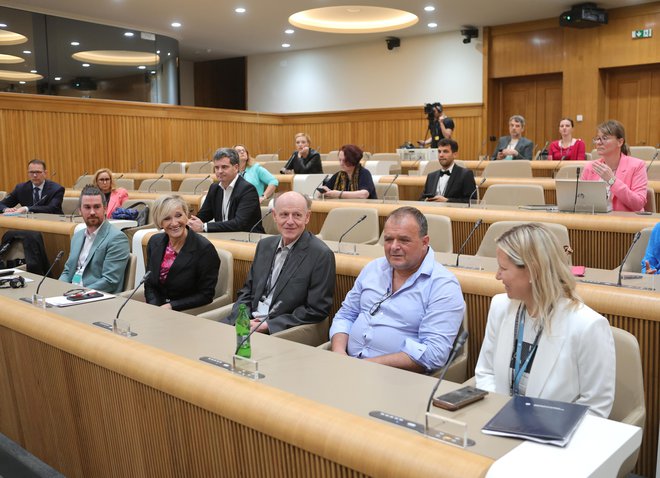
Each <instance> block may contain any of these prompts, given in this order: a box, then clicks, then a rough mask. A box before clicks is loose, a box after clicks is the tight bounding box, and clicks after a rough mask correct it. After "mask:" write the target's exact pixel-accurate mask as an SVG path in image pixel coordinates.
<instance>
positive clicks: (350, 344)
mask: <svg viewBox="0 0 660 478" xmlns="http://www.w3.org/2000/svg"><path fill="white" fill-rule="evenodd" d="M384 238H385V246H384V247H385V257H384V258H379V259H376V260H374V261H372V262H370V263H369V264H367V265H366V266H365V268H364V269H363V270H362V272H361V273H360V275H359V276H358V278H357V280H356V281H355V285H354V286H353V288H352V289H351V291H350V292H349V293H348V294H347V295H346V299H345V300H344V302H343V304H342V306H341V308H340V309H339V311H337V314H336V315H335V317H334V319H333V321H332V327H331V328H330V338H331V340H332V350H333V352H337V353H342V354H347V355H350V356H352V357H358V358H363V359H365V360H370V361H372V362H377V363H381V364H385V365H389V366H392V367H397V368H402V369H406V370H412V371H415V372H431V371H433V370H435V369H438V368H440V367H442V366H443V365H444V364H445V362H446V361H447V358H448V356H449V353H450V351H451V347H452V344H453V343H454V339H455V337H456V334H457V333H458V329H459V327H460V325H461V321H462V320H463V312H464V310H465V302H464V301H463V294H462V292H461V287H460V285H459V283H458V280H457V279H456V277H454V275H453V274H452V273H450V272H449V271H448V270H447V269H445V268H444V267H443V266H442V265H441V264H440V263H438V262H436V260H435V257H434V253H433V249H431V247H430V246H429V236H428V226H427V223H426V218H425V217H424V215H423V214H422V213H421V212H420V211H419V210H418V209H415V208H413V207H402V208H399V209H397V210H395V211H393V212H392V213H391V214H390V215H389V216H388V218H387V220H386V221H385V229H384Z"/></svg>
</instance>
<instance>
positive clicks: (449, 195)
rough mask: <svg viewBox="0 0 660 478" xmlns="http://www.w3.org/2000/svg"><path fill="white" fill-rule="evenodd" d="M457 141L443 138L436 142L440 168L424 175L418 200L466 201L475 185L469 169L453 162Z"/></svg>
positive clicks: (456, 150)
mask: <svg viewBox="0 0 660 478" xmlns="http://www.w3.org/2000/svg"><path fill="white" fill-rule="evenodd" d="M457 152H458V143H457V142H456V141H454V140H453V139H447V138H443V139H441V140H440V142H439V143H438V161H439V162H440V166H441V167H442V169H440V170H439V171H434V172H432V173H431V174H429V175H428V176H426V184H424V192H423V193H422V197H421V198H420V200H426V201H437V202H468V201H469V200H470V196H471V195H472V193H473V192H474V190H475V188H476V187H477V186H476V185H475V183H474V174H473V173H472V170H471V169H467V168H461V167H460V166H458V165H457V164H454V158H455V156H456V153H457Z"/></svg>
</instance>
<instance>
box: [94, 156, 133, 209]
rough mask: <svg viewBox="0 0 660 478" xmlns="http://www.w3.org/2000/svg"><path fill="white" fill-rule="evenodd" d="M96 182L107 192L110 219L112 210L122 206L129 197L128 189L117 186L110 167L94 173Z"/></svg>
mask: <svg viewBox="0 0 660 478" xmlns="http://www.w3.org/2000/svg"><path fill="white" fill-rule="evenodd" d="M94 184H96V186H97V187H98V188H99V189H100V190H101V192H102V193H103V194H105V201H106V203H107V205H108V206H107V210H108V219H110V218H111V217H112V211H114V210H115V209H117V208H118V207H121V205H122V203H123V202H124V201H126V199H128V191H126V190H125V189H124V188H118V187H117V184H116V183H115V178H114V176H113V175H112V171H110V170H109V169H108V168H101V169H99V170H98V171H96V173H94Z"/></svg>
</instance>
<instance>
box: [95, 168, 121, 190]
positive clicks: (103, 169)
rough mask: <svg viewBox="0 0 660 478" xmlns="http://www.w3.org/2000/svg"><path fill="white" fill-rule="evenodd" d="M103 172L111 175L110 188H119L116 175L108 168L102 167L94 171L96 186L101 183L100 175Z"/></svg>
mask: <svg viewBox="0 0 660 478" xmlns="http://www.w3.org/2000/svg"><path fill="white" fill-rule="evenodd" d="M103 173H107V174H109V175H110V190H111V191H114V190H115V189H117V183H116V182H115V175H114V174H112V171H110V170H109V169H108V168H101V169H99V170H98V171H96V172H95V173H94V179H93V181H94V186H96V187H98V185H99V176H100V175H101V174H103Z"/></svg>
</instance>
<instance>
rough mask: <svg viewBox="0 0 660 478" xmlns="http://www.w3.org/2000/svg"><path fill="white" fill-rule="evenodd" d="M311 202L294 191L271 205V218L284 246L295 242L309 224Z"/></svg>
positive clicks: (281, 196) (286, 193)
mask: <svg viewBox="0 0 660 478" xmlns="http://www.w3.org/2000/svg"><path fill="white" fill-rule="evenodd" d="M310 206H311V200H310V199H309V198H308V197H307V196H303V195H302V194H300V193H299V192H296V191H288V192H285V193H284V194H282V195H280V196H279V197H277V198H276V199H275V201H274V203H273V217H274V218H275V224H276V225H277V230H278V231H279V232H280V234H281V235H282V241H283V242H284V245H288V244H290V243H292V242H294V241H296V240H297V239H298V238H299V237H300V236H301V235H302V233H303V232H305V226H306V225H307V223H308V222H309V216H310V214H311V211H310Z"/></svg>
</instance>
